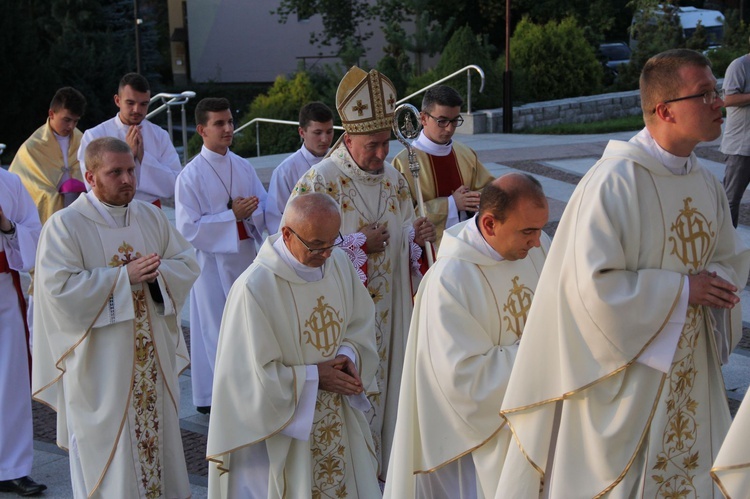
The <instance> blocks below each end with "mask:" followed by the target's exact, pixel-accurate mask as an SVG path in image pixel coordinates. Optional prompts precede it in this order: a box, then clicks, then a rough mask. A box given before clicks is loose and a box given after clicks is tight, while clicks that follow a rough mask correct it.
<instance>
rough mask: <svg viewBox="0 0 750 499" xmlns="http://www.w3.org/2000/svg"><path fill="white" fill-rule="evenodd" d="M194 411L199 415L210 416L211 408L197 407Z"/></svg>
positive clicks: (205, 406) (207, 406)
mask: <svg viewBox="0 0 750 499" xmlns="http://www.w3.org/2000/svg"><path fill="white" fill-rule="evenodd" d="M195 410H196V411H198V412H200V413H201V414H211V406H210V405H199V406H198V407H196V408H195Z"/></svg>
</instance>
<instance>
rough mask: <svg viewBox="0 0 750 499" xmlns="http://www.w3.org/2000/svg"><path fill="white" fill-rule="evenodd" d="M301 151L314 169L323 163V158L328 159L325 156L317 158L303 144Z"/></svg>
mask: <svg viewBox="0 0 750 499" xmlns="http://www.w3.org/2000/svg"><path fill="white" fill-rule="evenodd" d="M300 151H301V154H302V157H303V158H305V161H307V164H308V165H309V166H310V167H311V168H312V166H313V165H317V164H318V163H320V162H321V160H322V159H323V158H325V157H326V155H325V154H324V155H323V156H316V155H314V154H313V153H311V152H310V150H309V149H308V148H307V147H305V144H302V147H300Z"/></svg>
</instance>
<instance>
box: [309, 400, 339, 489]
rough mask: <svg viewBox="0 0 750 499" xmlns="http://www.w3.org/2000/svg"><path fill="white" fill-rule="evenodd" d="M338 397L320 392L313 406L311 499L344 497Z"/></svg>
mask: <svg viewBox="0 0 750 499" xmlns="http://www.w3.org/2000/svg"><path fill="white" fill-rule="evenodd" d="M342 409H343V408H342V401H341V395H339V394H336V393H333V392H327V391H323V390H321V391H319V392H318V400H317V402H316V404H315V416H316V417H315V421H313V430H312V439H311V449H310V450H311V452H312V458H313V477H312V478H313V485H312V497H313V498H343V497H347V488H346V481H347V480H346V479H347V476H346V474H347V467H346V462H347V461H346V454H347V444H348V442H347V441H346V439H345V431H344V421H343V419H342V418H341V411H342Z"/></svg>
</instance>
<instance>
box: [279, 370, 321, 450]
mask: <svg viewBox="0 0 750 499" xmlns="http://www.w3.org/2000/svg"><path fill="white" fill-rule="evenodd" d="M317 399H318V366H305V384H304V386H303V387H302V394H301V395H300V397H299V402H297V408H296V409H295V410H294V416H293V417H292V421H291V422H290V423H289V424H288V425H286V427H285V428H284V429H283V430H281V434H282V435H286V436H288V437H292V438H295V439H297V440H302V441H305V442H306V441H307V440H309V439H310V432H311V431H312V424H313V418H314V417H315V401H316V400H317Z"/></svg>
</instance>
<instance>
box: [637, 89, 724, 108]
mask: <svg viewBox="0 0 750 499" xmlns="http://www.w3.org/2000/svg"><path fill="white" fill-rule="evenodd" d="M698 97H702V98H703V103H704V104H708V105H711V104H713V103H714V102H716V99H721V100H724V89H721V90H719V89H718V88H714V89H712V90H709V91H708V92H702V93H700V94H693V95H686V96H685V97H677V98H676V99H669V100H665V101H664V102H662V104H669V103H670V102H679V101H681V100H688V99H697V98H698ZM651 112H652V113H655V112H656V108H654V110H653V111H651Z"/></svg>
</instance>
